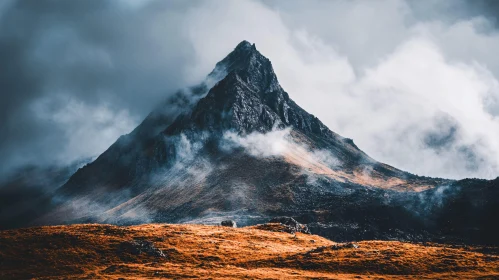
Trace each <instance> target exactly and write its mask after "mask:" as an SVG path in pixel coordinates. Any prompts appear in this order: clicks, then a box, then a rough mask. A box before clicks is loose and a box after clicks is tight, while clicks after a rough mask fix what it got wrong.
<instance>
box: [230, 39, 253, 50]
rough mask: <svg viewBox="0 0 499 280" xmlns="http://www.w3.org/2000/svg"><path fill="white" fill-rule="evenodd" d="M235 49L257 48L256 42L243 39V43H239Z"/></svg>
mask: <svg viewBox="0 0 499 280" xmlns="http://www.w3.org/2000/svg"><path fill="white" fill-rule="evenodd" d="M234 50H239V51H252V50H256V46H255V44H251V43H250V42H248V41H246V40H243V41H241V43H239V44H237V46H236V48H235V49H234Z"/></svg>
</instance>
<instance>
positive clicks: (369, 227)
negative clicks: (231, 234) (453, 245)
mask: <svg viewBox="0 0 499 280" xmlns="http://www.w3.org/2000/svg"><path fill="white" fill-rule="evenodd" d="M317 102H320V100H317ZM477 186H478V187H477ZM497 198H499V195H498V188H497V180H495V181H486V182H481V181H471V182H460V181H453V180H446V179H438V178H428V177H419V176H416V175H413V174H410V173H408V172H404V171H401V170H398V169H396V168H394V167H391V166H389V165H386V164H383V163H380V162H378V161H376V160H374V159H372V158H370V157H369V156H368V155H366V154H365V153H364V152H362V151H361V150H360V149H359V148H358V147H357V146H356V145H355V144H354V142H353V141H352V140H351V139H348V138H344V137H342V136H340V135H338V134H336V133H335V132H333V131H331V130H330V129H329V128H328V127H326V126H325V125H324V124H323V123H322V122H321V121H320V120H319V119H318V118H316V117H315V116H313V115H312V114H309V113H307V112H306V111H305V110H303V109H302V108H301V107H300V106H298V105H297V104H296V103H295V102H294V101H293V100H292V99H291V98H290V96H289V94H288V93H287V92H286V91H285V90H284V89H283V88H282V87H281V86H280V84H279V82H278V79H277V76H276V74H275V73H274V70H273V68H272V63H271V62H270V60H269V59H267V58H266V57H264V56H263V55H262V54H261V53H260V52H259V51H258V50H257V49H256V47H255V45H254V44H250V43H249V42H247V41H243V42H241V43H240V44H239V45H237V47H236V48H235V49H234V50H233V51H232V52H231V53H230V54H229V55H228V56H227V57H225V58H224V59H223V60H222V61H220V62H219V63H217V65H216V67H215V69H214V70H213V72H212V73H210V74H209V75H208V77H207V80H206V81H205V82H203V83H201V84H200V85H197V86H195V87H191V88H187V89H184V90H181V91H179V92H177V93H176V94H175V95H173V97H171V98H169V99H168V100H166V101H165V102H163V103H162V104H161V105H160V106H159V107H158V108H156V109H155V110H154V111H153V112H152V113H151V114H150V115H149V116H148V117H147V118H146V119H145V120H144V121H143V122H142V123H141V124H140V125H139V126H138V127H137V128H136V129H135V130H134V131H132V132H131V133H130V134H128V135H125V136H122V137H120V138H119V139H118V140H117V141H116V142H115V143H114V144H113V145H112V146H111V147H109V149H108V150H107V151H105V152H104V153H103V154H102V155H100V156H99V157H98V158H97V159H96V160H95V161H93V162H92V163H89V164H87V165H86V166H84V167H83V168H80V169H79V170H78V171H77V172H76V173H75V174H74V175H73V176H71V178H70V179H69V180H68V182H67V183H65V184H64V185H63V186H62V187H61V188H60V189H58V190H57V192H56V194H55V195H54V197H53V199H52V202H53V205H52V207H51V209H50V211H46V212H43V213H40V215H38V216H37V217H36V219H34V221H33V222H32V223H31V224H35V225H36V224H58V223H75V222H89V221H91V222H100V223H114V224H136V223H146V222H169V223H182V222H195V223H218V222H219V221H220V220H222V219H226V218H231V219H235V220H237V222H238V224H243V225H251V224H256V223H260V222H264V221H267V220H268V219H269V218H271V217H275V216H281V215H287V216H293V217H295V218H297V219H298V220H300V221H301V222H305V223H308V224H309V226H310V228H311V229H312V231H313V232H315V233H318V234H321V235H323V236H326V237H329V238H334V239H335V240H338V241H341V240H356V239H408V240H427V239H439V240H440V239H446V240H455V241H464V242H485V243H487V242H489V243H490V242H497V240H496V239H497V238H495V237H494V236H496V235H495V234H496V233H498V230H497V226H496V225H495V224H494V222H492V221H493V219H492V215H491V213H494V212H492V211H496V210H498V206H497V203H496V201H497ZM463 207H464V208H463ZM463 209H464V210H463ZM463 211H464V212H463ZM496 213H499V211H498V212H496ZM478 217H479V218H478Z"/></svg>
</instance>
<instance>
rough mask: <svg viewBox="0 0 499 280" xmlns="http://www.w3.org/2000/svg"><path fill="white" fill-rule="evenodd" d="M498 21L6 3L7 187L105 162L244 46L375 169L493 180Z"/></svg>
mask: <svg viewBox="0 0 499 280" xmlns="http://www.w3.org/2000/svg"><path fill="white" fill-rule="evenodd" d="M497 11H498V10H497V3H496V2H494V1H438V0H436V1H403V0H379V1H343V0H337V1H320V0H317V1H291V0H290V1H256V0H255V1H154V0H142V1H133V0H127V1H101V0H85V1H83V0H81V1H80V0H76V1H58V0H38V1H2V2H1V4H0V61H2V64H3V65H7V67H2V68H1V69H0V88H1V94H0V135H1V137H0V158H1V160H2V163H1V168H0V172H1V171H6V169H10V167H12V166H16V165H22V164H25V163H34V162H39V163H47V162H52V163H53V162H61V163H64V162H68V161H72V160H74V159H77V158H79V157H88V156H93V155H95V154H99V153H100V152H102V151H103V150H104V149H105V148H106V147H107V146H109V145H110V144H111V143H112V142H114V141H115V139H117V138H118V136H119V135H121V134H124V133H128V132H130V131H131V130H132V129H133V128H134V127H135V125H137V124H138V123H139V122H140V121H141V120H142V119H143V118H144V117H145V116H146V115H147V113H149V111H150V110H151V109H152V108H153V107H155V106H156V104H160V101H161V100H163V99H165V98H167V97H168V96H169V95H170V94H172V93H174V92H175V91H176V90H177V89H179V88H183V87H186V86H191V85H194V84H196V83H197V82H198V81H200V80H201V79H202V78H203V77H204V76H205V75H206V74H208V73H209V71H211V69H213V67H214V65H215V63H216V62H217V61H219V60H220V59H221V58H223V56H224V55H226V54H227V53H228V52H229V51H230V50H232V49H233V48H234V46H235V45H236V44H237V43H238V42H240V41H241V40H243V39H246V40H249V41H252V42H254V43H256V46H257V48H258V49H259V50H260V51H262V53H263V54H264V55H266V56H267V57H269V58H270V59H271V60H272V62H273V65H274V67H275V70H276V73H277V75H278V77H279V80H280V82H281V84H282V86H283V87H284V88H285V90H286V91H288V92H289V93H290V95H291V97H292V98H293V99H295V100H296V101H297V103H298V104H300V105H301V106H303V107H304V108H305V109H306V110H308V111H309V112H310V113H312V114H314V115H316V116H318V117H319V118H320V119H321V120H322V121H323V122H324V123H325V124H327V125H328V126H329V127H330V128H331V129H332V130H334V131H336V132H338V133H340V134H342V135H343V136H345V137H349V138H353V139H354V140H355V142H356V143H357V144H358V146H359V147H360V148H361V149H363V150H365V151H366V152H367V153H368V154H370V155H372V156H373V157H374V158H375V159H377V160H380V161H383V162H387V163H388V164H391V165H394V166H396V167H400V168H403V169H406V170H407V171H410V172H414V173H418V174H422V175H432V176H445V177H452V178H462V177H466V176H476V177H484V178H492V177H495V176H497V174H498V173H499V169H498V168H499V167H498V165H499V160H498V159H497V158H498V155H499V146H497V145H496V144H494V143H496V142H498V141H497V137H499V130H498V129H496V128H495V127H496V126H497V121H496V120H495V118H496V117H497V116H498V112H499V111H498V109H497V108H498V105H497V104H498V102H497V100H499V97H498V96H499V83H498V82H497V77H499V58H498V57H497V56H496V55H495V50H496V49H497V47H499V35H498V33H497V29H496V28H497V16H498V15H499V13H498V12H497ZM411 59H412V60H411ZM418 63H427V64H428V65H430V68H431V69H433V70H435V69H436V70H435V71H434V72H431V74H429V73H430V71H428V70H426V71H425V70H421V69H420V68H418V67H416V66H417V65H418ZM407 66H414V67H407ZM435 76H438V77H439V78H440V77H441V78H442V79H443V78H445V77H450V78H449V80H445V81H444V82H441V83H440V82H439V81H438V80H439V79H434V77H435ZM463 97H466V98H468V99H469V101H470V102H468V103H467V104H466V106H464V105H463V106H462V104H457V105H459V106H461V107H459V106H458V107H459V109H460V110H453V106H451V105H449V103H450V102H451V101H455V100H459V99H460V98H463ZM480 104H481V105H480ZM454 107H456V106H454ZM484 108H485V109H484ZM463 111H464V112H465V113H463ZM439 114H447V115H448V116H450V117H449V118H450V119H452V121H449V122H446V121H442V120H441V119H440V118H439V117H438V116H439ZM473 117H476V118H473ZM477 123H478V124H480V125H477ZM407 132H409V133H407ZM401 139H403V141H401Z"/></svg>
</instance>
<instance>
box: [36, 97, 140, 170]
mask: <svg viewBox="0 0 499 280" xmlns="http://www.w3.org/2000/svg"><path fill="white" fill-rule="evenodd" d="M32 110H33V111H34V113H35V114H36V115H37V117H38V118H40V120H43V121H48V122H51V123H53V125H54V126H57V127H59V128H60V129H61V130H62V132H63V134H64V137H65V144H64V145H62V146H61V147H59V150H58V152H57V153H56V155H54V157H55V158H56V159H57V160H58V161H59V162H63V163H69V162H71V161H74V160H77V159H79V158H83V157H89V156H96V155H99V154H100V153H102V152H104V151H105V150H106V149H107V148H108V147H109V146H110V145H111V144H112V143H113V142H115V141H116V139H117V138H118V137H119V136H121V135H123V134H126V133H129V132H130V131H132V129H133V128H134V126H135V124H136V120H135V119H133V118H132V117H131V116H130V114H129V113H128V111H126V110H123V109H116V108H113V107H112V106H110V104H104V103H101V104H99V105H89V104H86V103H84V102H82V101H80V100H76V99H69V100H68V99H66V98H64V97H63V96H62V95H59V96H55V97H46V98H43V99H40V100H36V101H35V102H34V103H33V104H32Z"/></svg>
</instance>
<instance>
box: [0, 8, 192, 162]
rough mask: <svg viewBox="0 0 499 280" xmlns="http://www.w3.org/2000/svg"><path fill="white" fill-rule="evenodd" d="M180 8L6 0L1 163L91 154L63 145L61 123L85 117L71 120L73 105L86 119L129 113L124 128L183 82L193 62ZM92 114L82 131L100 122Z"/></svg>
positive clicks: (0, 53)
mask: <svg viewBox="0 0 499 280" xmlns="http://www.w3.org/2000/svg"><path fill="white" fill-rule="evenodd" d="M193 4H195V2H190V3H189V4H188V5H189V6H190V5H193ZM187 7H188V6H187V5H185V4H184V2H182V1H160V2H154V3H153V2H150V1H101V0H87V1H53V0H52V1H50V0H46V1H12V2H5V3H3V4H2V6H1V7H0V9H1V10H0V61H2V67H1V68H0V88H1V95H0V135H2V136H1V139H0V141H1V142H0V158H2V168H1V169H3V170H5V169H6V168H8V167H10V165H12V164H13V165H16V164H24V163H26V162H32V161H33V160H37V161H53V160H61V159H63V160H66V159H67V160H72V159H76V158H78V157H80V156H88V154H87V155H86V154H84V153H85V152H92V148H91V147H88V149H86V150H85V149H84V150H82V151H80V152H81V153H78V152H75V153H71V152H69V154H68V151H63V150H64V149H63V147H65V146H66V145H67V144H66V143H67V142H68V141H69V140H68V137H71V136H70V135H68V134H69V133H70V132H68V131H67V129H68V128H67V126H71V125H73V126H78V125H82V124H81V123H80V121H77V122H74V123H72V122H71V119H72V117H71V116H72V114H88V116H80V117H82V118H87V119H90V120H91V119H93V118H95V117H96V115H97V117H99V114H104V119H105V120H100V121H101V123H102V122H104V123H103V124H102V125H104V126H106V125H113V123H112V122H113V121H114V119H115V118H118V117H121V118H129V119H130V120H128V123H129V125H128V124H123V125H122V127H123V129H124V130H126V129H131V128H133V125H135V124H136V122H137V121H139V120H140V119H141V118H142V117H143V116H144V115H145V114H147V113H148V112H149V111H150V110H151V108H152V107H153V106H154V104H155V102H157V101H158V100H161V99H162V98H164V97H166V96H167V95H168V94H169V93H171V92H173V90H174V89H176V88H179V87H181V86H182V85H183V84H184V83H185V73H184V72H185V71H184V69H185V68H184V67H185V66H188V65H190V63H192V60H191V56H190V53H191V52H192V50H190V49H189V42H187V41H186V38H184V37H183V32H182V25H183V18H182V14H183V12H184V11H185V9H186V8H187ZM71 104H72V105H73V107H76V109H75V108H73V107H71ZM68 106H70V107H68ZM68 108H69V109H68ZM123 110H125V111H123ZM61 111H62V113H61ZM40 115H42V116H40ZM65 118H69V120H66V119H65ZM90 120H89V122H90ZM122 121H123V120H122ZM109 122H111V123H109ZM95 123H96V125H95V127H92V128H95V130H92V129H89V131H87V133H88V134H92V133H97V132H99V130H100V129H102V127H99V121H96V122H95ZM127 126H130V127H127ZM87 129H88V128H87ZM104 129H105V127H104ZM124 132H128V131H120V132H119V133H124ZM116 136H117V135H114V134H113V135H110V136H109V137H110V138H114V137H116ZM93 137H95V138H98V137H105V135H97V134H96V135H94V136H93ZM83 140H85V139H82V141H83ZM103 140H104V141H103V142H106V145H109V144H110V143H112V141H114V139H103ZM87 142H88V141H87ZM82 145H86V143H82ZM97 150H99V149H97Z"/></svg>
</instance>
